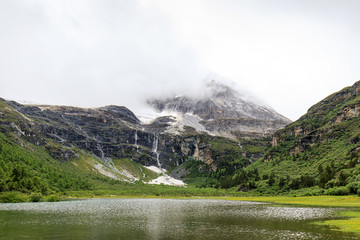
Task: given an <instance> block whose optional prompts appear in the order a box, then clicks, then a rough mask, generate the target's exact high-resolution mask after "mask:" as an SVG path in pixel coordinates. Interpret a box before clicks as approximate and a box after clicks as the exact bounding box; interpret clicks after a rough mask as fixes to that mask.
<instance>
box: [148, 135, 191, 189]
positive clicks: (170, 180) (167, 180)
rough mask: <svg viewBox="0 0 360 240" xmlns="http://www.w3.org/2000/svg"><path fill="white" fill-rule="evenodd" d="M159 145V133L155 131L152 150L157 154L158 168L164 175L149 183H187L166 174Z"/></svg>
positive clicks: (181, 184)
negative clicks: (161, 161)
mask: <svg viewBox="0 0 360 240" xmlns="http://www.w3.org/2000/svg"><path fill="white" fill-rule="evenodd" d="M158 146H159V135H158V134H156V133H154V141H153V146H152V149H151V151H152V152H153V153H155V154H156V162H157V165H158V168H159V169H160V171H161V173H162V176H159V177H158V178H157V179H153V180H152V181H151V182H149V183H151V184H166V185H175V186H184V185H185V184H184V182H183V181H181V180H177V179H175V178H172V177H170V176H169V175H167V174H166V172H165V171H164V169H162V168H161V164H160V160H159V157H160V154H159V152H158Z"/></svg>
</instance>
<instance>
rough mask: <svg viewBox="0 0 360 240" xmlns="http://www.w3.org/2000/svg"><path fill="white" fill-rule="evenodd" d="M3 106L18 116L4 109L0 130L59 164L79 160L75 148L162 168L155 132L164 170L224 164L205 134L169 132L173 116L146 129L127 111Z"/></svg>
mask: <svg viewBox="0 0 360 240" xmlns="http://www.w3.org/2000/svg"><path fill="white" fill-rule="evenodd" d="M3 103H5V104H6V105H5V107H4V109H8V111H9V112H11V113H14V116H11V120H10V121H5V119H10V116H9V114H8V113H7V112H1V111H0V118H1V116H7V118H4V119H0V120H1V128H0V130H1V131H2V132H12V133H15V134H16V135H18V136H19V137H21V138H23V139H25V140H27V141H30V142H32V143H34V144H36V145H38V146H44V147H45V149H46V150H47V151H48V152H49V153H50V155H51V156H52V157H54V158H55V159H58V160H60V161H68V160H69V159H71V158H76V153H75V152H74V151H73V150H72V147H77V148H80V149H82V150H85V151H88V152H90V153H92V154H93V155H95V156H97V157H98V158H99V159H100V160H102V161H106V159H107V158H131V159H132V160H134V161H136V162H138V163H141V164H143V165H145V166H151V165H154V166H157V165H158V164H157V160H156V159H157V156H156V154H155V153H154V152H153V150H152V149H153V147H154V143H155V142H154V141H155V138H154V136H155V134H156V135H157V136H158V146H157V152H158V153H159V161H160V163H161V166H162V167H163V168H165V169H172V168H174V167H176V166H179V165H181V164H182V163H183V162H184V161H185V160H187V159H188V158H189V157H190V158H192V159H195V160H198V161H202V162H204V163H206V164H207V165H209V167H210V168H211V169H213V170H214V171H215V170H216V169H217V164H218V163H219V161H221V160H217V159H216V158H215V157H214V154H213V153H212V150H211V147H212V145H211V144H209V143H208V141H213V140H212V139H216V137H211V136H207V135H202V134H199V133H197V132H194V131H193V130H191V129H189V131H188V132H186V134H185V135H174V134H169V133H165V132H164V129H166V127H167V126H168V125H167V123H168V122H171V121H172V119H171V118H169V117H164V118H159V119H157V120H156V121H154V122H153V123H151V124H148V125H141V124H140V121H139V120H138V119H137V117H136V116H135V115H134V114H133V113H132V112H131V111H130V110H128V109H127V108H125V107H118V106H106V107H101V108H92V109H85V108H77V107H67V106H45V105H42V106H27V105H21V104H19V103H16V102H13V101H5V100H3ZM15 116H16V118H15ZM203 136H207V137H206V138H204V137H203ZM224 141H229V142H231V141H230V140H224ZM51 142H56V143H60V144H61V146H62V147H61V148H59V147H54V146H53V145H52V144H51ZM232 144H236V143H233V142H232ZM104 163H105V164H107V163H106V162H104ZM249 163H250V162H247V163H244V164H249Z"/></svg>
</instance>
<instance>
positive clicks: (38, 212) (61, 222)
mask: <svg viewBox="0 0 360 240" xmlns="http://www.w3.org/2000/svg"><path fill="white" fill-rule="evenodd" d="M335 211H336V209H333V208H311V207H283V206H271V205H268V204H263V203H254V202H241V201H220V200H168V199H91V200H81V201H68V202H56V203H16V204H0V239H7V240H8V239H39V240H41V239H52V240H53V239H101V240H103V239H104V240H105V239H137V240H138V239H154V240H155V239H206V240H212V239H216V240H222V239H256V240H262V239H266V240H269V239H334V240H335V239H336V240H338V239H359V238H358V235H354V234H349V233H343V232H337V231H333V230H330V229H329V227H326V226H319V225H315V224H312V223H313V222H316V221H321V220H325V219H330V218H332V217H333V214H334V212H335Z"/></svg>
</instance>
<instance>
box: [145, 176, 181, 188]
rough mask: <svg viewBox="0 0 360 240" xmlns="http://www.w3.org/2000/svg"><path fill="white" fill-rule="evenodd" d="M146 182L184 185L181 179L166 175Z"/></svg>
mask: <svg viewBox="0 0 360 240" xmlns="http://www.w3.org/2000/svg"><path fill="white" fill-rule="evenodd" d="M148 184H164V185H171V186H182V187H183V186H185V183H184V182H183V181H181V180H178V179H175V178H172V177H170V176H168V175H165V176H160V177H158V178H156V179H153V180H151V181H150V182H148Z"/></svg>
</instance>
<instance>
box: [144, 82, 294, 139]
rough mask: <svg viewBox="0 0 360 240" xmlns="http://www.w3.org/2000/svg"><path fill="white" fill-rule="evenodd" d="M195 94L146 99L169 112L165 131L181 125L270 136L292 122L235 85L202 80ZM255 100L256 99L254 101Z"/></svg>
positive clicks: (231, 133)
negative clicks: (168, 121) (201, 85)
mask: <svg viewBox="0 0 360 240" xmlns="http://www.w3.org/2000/svg"><path fill="white" fill-rule="evenodd" d="M204 83H205V84H204V86H203V87H202V88H201V91H200V94H197V95H196V96H191V95H189V96H187V95H182V96H175V97H171V98H152V99H149V100H148V101H147V102H148V104H149V105H150V106H152V107H153V108H154V109H156V110H157V111H158V112H162V113H165V114H163V115H166V113H168V114H170V115H172V116H173V117H172V118H169V120H171V121H172V122H171V123H170V124H169V129H168V132H176V131H178V132H179V131H180V132H181V131H182V128H183V126H190V127H193V128H194V129H195V130H197V131H199V132H206V133H208V134H213V135H216V136H224V137H230V138H233V139H236V138H237V137H248V138H259V137H264V136H270V135H271V134H273V133H274V132H275V131H277V130H279V129H281V128H284V127H285V126H286V125H287V124H289V123H290V122H291V121H290V120H289V119H287V118H285V117H284V116H282V115H280V114H279V113H277V112H276V111H274V110H273V109H271V108H270V107H268V106H265V105H263V104H260V103H256V100H255V101H254V100H251V99H250V98H248V97H246V95H244V94H242V93H241V92H239V91H238V90H236V88H235V87H234V86H231V85H234V84H224V83H222V82H219V81H215V80H211V81H207V82H204ZM257 102H258V101H257Z"/></svg>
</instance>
